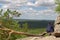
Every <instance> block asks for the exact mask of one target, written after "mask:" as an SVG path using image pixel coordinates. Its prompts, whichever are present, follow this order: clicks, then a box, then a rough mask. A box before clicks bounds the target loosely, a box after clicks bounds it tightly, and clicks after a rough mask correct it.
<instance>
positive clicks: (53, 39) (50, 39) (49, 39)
mask: <svg viewBox="0 0 60 40" xmlns="http://www.w3.org/2000/svg"><path fill="white" fill-rule="evenodd" d="M17 40H60V38H56V37H54V36H46V37H27V38H22V39H17Z"/></svg>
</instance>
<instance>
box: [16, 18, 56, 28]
mask: <svg viewBox="0 0 60 40" xmlns="http://www.w3.org/2000/svg"><path fill="white" fill-rule="evenodd" d="M16 20H17V21H19V24H20V27H23V24H24V23H27V24H28V27H29V28H46V27H47V25H48V23H49V22H51V23H52V24H53V25H54V21H55V20H25V19H20V20H19V19H16Z"/></svg>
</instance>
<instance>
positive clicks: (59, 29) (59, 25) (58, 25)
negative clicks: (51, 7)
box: [54, 15, 60, 37]
mask: <svg viewBox="0 0 60 40" xmlns="http://www.w3.org/2000/svg"><path fill="white" fill-rule="evenodd" d="M54 25H55V27H54V35H55V36H57V37H60V15H59V16H57V18H56V20H55V24H54Z"/></svg>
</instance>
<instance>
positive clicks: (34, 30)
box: [28, 28, 46, 34]
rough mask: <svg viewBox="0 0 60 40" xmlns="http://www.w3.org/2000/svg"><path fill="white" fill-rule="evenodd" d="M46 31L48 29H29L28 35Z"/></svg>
mask: <svg viewBox="0 0 60 40" xmlns="http://www.w3.org/2000/svg"><path fill="white" fill-rule="evenodd" d="M45 31H46V28H37V29H36V28H35V29H29V31H28V33H30V34H41V33H43V32H45Z"/></svg>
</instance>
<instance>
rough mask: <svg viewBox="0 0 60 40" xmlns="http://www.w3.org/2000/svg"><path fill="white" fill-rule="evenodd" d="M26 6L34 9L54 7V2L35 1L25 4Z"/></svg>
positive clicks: (47, 0)
mask: <svg viewBox="0 0 60 40" xmlns="http://www.w3.org/2000/svg"><path fill="white" fill-rule="evenodd" d="M27 5H29V6H35V7H38V6H54V5H55V2H54V0H36V2H35V3H32V2H27Z"/></svg>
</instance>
